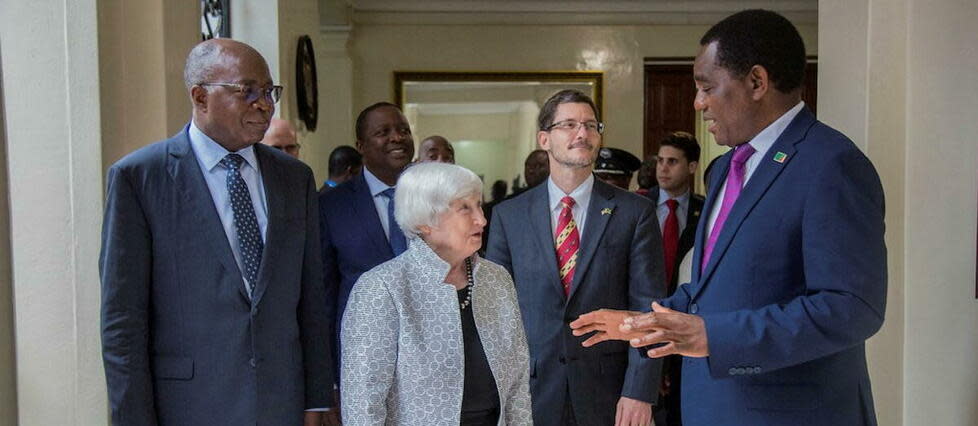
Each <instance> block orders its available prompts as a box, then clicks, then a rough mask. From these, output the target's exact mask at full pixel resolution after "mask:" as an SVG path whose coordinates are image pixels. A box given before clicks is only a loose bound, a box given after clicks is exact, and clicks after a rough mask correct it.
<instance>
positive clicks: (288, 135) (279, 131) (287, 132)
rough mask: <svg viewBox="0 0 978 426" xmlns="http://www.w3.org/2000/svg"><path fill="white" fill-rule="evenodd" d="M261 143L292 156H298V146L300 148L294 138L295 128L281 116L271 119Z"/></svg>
mask: <svg viewBox="0 0 978 426" xmlns="http://www.w3.org/2000/svg"><path fill="white" fill-rule="evenodd" d="M261 143H263V144H265V145H268V146H270V147H272V148H275V149H277V150H279V151H282V152H284V153H286V154H289V155H291V156H292V158H299V148H302V146H301V145H299V141H298V140H296V137H295V128H294V127H292V123H289V122H288V120H283V119H281V118H273V119H272V122H271V124H269V126H268V130H267V131H265V138H264V139H262V140H261Z"/></svg>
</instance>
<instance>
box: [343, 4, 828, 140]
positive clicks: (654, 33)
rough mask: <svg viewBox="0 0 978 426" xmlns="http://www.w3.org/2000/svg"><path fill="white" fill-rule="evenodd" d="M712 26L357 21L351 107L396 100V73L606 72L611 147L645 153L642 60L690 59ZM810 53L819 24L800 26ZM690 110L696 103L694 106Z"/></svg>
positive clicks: (353, 47) (352, 41)
mask: <svg viewBox="0 0 978 426" xmlns="http://www.w3.org/2000/svg"><path fill="white" fill-rule="evenodd" d="M707 29H709V26H708V25H642V26H636V25H593V26H585V25H539V26H535V25H484V24H473V25H448V24H446V25H386V24H369V23H364V24H360V23H358V24H356V25H355V26H354V29H353V38H352V40H351V56H352V58H353V63H354V69H355V70H356V72H355V73H354V91H353V93H354V99H353V109H354V110H355V111H359V110H361V109H363V108H365V107H366V106H368V105H370V104H372V103H374V102H376V101H381V100H388V101H390V100H392V99H393V90H394V89H393V87H392V86H393V74H392V73H393V71H395V70H398V71H409V70H410V71H568V70H571V71H574V70H577V71H583V70H597V71H604V73H605V74H604V86H605V90H604V112H605V117H604V121H605V122H606V123H607V126H608V128H607V131H606V133H605V137H604V141H605V144H606V145H608V146H614V147H618V148H622V149H625V150H628V151H630V152H632V153H634V154H636V155H639V156H641V154H642V138H643V136H642V132H643V126H642V116H643V114H644V111H643V102H644V80H643V78H644V61H643V59H644V58H645V57H650V56H659V57H663V56H672V57H675V56H685V57H692V56H695V54H696V49H697V48H698V47H699V38H700V37H701V36H702V35H703V33H705V32H706V30H707ZM799 30H800V31H801V33H802V37H803V38H804V39H805V43H806V46H807V48H808V51H809V52H810V53H811V54H816V53H817V52H818V40H817V37H816V33H817V29H816V26H815V25H811V24H803V25H799ZM690 108H692V106H690Z"/></svg>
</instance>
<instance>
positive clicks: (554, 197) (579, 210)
mask: <svg viewBox="0 0 978 426" xmlns="http://www.w3.org/2000/svg"><path fill="white" fill-rule="evenodd" d="M593 189H594V175H593V174H592V175H588V177H587V179H585V180H584V182H581V184H580V185H578V186H577V188H575V189H574V190H573V191H571V192H570V194H565V193H564V191H563V190H561V189H560V188H559V187H557V184H555V183H554V181H553V178H552V177H548V178H547V191H548V192H549V193H550V236H551V237H554V238H556V235H557V220H558V218H559V217H560V211H561V210H563V209H564V205H563V204H561V203H560V200H561V199H562V198H564V197H565V196H570V197H571V198H573V199H574V207H571V215H573V216H574V223H575V224H577V236H578V238H580V239H581V241H584V220H585V219H587V207H588V205H589V204H590V203H591V190H593ZM555 242H556V241H555Z"/></svg>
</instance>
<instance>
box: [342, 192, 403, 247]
mask: <svg viewBox="0 0 978 426" xmlns="http://www.w3.org/2000/svg"><path fill="white" fill-rule="evenodd" d="M351 189H352V190H353V198H354V201H353V210H354V211H353V216H352V218H353V219H354V220H353V223H359V224H361V226H362V227H363V234H364V235H366V236H367V239H368V240H370V243H371V244H373V246H374V250H375V251H376V252H377V253H384V254H385V257H384V258H385V259H393V258H394V250H393V249H391V244H390V241H388V240H387V236H386V235H384V227H383V225H381V223H380V221H381V218H380V217H379V216H378V213H377V205H376V204H374V197H373V195H371V194H370V186H369V185H367V179H366V178H364V177H363V173H360V174H359V175H357V177H355V178H353V182H352V188H351ZM386 219H387V218H384V220H386Z"/></svg>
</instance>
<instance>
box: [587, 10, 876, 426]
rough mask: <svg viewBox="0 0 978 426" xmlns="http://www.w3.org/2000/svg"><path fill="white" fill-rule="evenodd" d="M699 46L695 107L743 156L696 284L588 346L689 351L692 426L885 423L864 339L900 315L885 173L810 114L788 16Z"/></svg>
mask: <svg viewBox="0 0 978 426" xmlns="http://www.w3.org/2000/svg"><path fill="white" fill-rule="evenodd" d="M700 44H701V48H700V51H699V54H698V55H697V57H696V61H695V62H694V65H693V72H694V79H695V81H696V88H697V95H696V98H695V103H694V106H695V107H696V109H697V110H700V111H702V112H703V117H704V118H705V119H706V120H708V121H710V122H712V124H711V125H710V128H709V129H710V132H711V133H713V135H714V136H715V137H716V140H717V142H718V143H720V144H722V145H726V146H730V147H733V148H734V149H733V150H732V151H731V152H729V153H727V154H725V155H724V156H723V157H721V160H720V161H719V162H718V163H717V164H716V170H715V171H714V173H713V174H714V175H715V176H713V177H712V178H711V183H710V191H709V194H708V195H707V198H706V205H705V207H704V211H705V212H708V216H707V217H706V218H705V219H706V220H703V221H700V224H699V229H698V230H697V233H696V248H695V255H694V256H693V265H694V268H693V280H692V282H691V283H690V284H689V285H684V286H680V289H679V290H678V291H676V293H675V294H674V295H673V296H672V297H670V298H668V299H666V300H664V301H662V302H661V306H660V305H659V304H655V305H653V312H651V313H647V314H642V315H638V316H635V317H630V318H628V319H625V320H624V321H623V322H624V324H623V325H622V326H621V327H605V326H601V327H597V328H595V329H597V330H598V333H596V335H594V336H592V337H591V340H589V342H588V344H590V343H594V342H598V341H602V340H604V339H606V338H609V337H610V338H623V339H631V344H632V345H633V346H646V345H653V344H655V345H657V346H655V347H654V348H651V349H649V350H648V351H647V353H648V355H649V356H653V357H661V356H665V355H671V354H680V355H683V356H684V362H683V386H682V388H683V389H682V404H683V419H682V420H683V424H684V425H686V426H698V425H745V426H746V425H800V426H804V425H826V426H828V425H875V424H876V414H875V411H874V409H873V395H872V392H871V390H870V381H869V373H868V371H867V366H866V350H865V341H866V339H867V338H869V337H870V336H872V335H873V334H874V333H876V331H878V330H879V328H880V327H881V326H882V324H883V314H884V311H885V304H886V303H885V302H886V247H885V245H884V242H883V231H884V224H883V217H884V214H883V189H882V186H881V185H880V181H879V176H878V175H877V173H876V170H875V169H874V168H873V165H872V164H871V163H870V162H869V160H868V159H867V158H866V156H865V155H863V153H862V152H861V151H860V150H859V149H858V148H857V147H856V146H855V144H853V143H852V141H851V140H849V138H847V137H845V136H844V135H842V134H841V133H839V132H838V131H836V130H834V129H832V128H830V127H828V126H826V125H825V124H823V123H821V122H819V121H818V120H816V119H815V116H814V115H813V114H812V113H811V112H810V111H809V110H808V109H807V108H805V104H804V102H802V101H801V83H802V79H803V76H804V70H805V47H804V44H803V43H802V40H801V37H800V36H799V34H798V31H797V30H796V29H795V27H794V26H793V25H792V24H791V23H790V22H789V21H788V20H787V19H785V18H784V17H782V16H780V15H778V14H776V13H774V12H769V11H763V10H749V11H744V12H740V13H737V14H734V15H732V16H730V17H728V18H726V19H724V20H723V21H721V22H719V23H718V24H716V25H715V26H713V28H711V29H710V30H709V31H708V32H707V33H706V35H704V36H703V38H702V39H701V40H700ZM608 316H611V313H608V312H602V313H596V314H594V315H589V316H586V318H582V319H581V321H576V322H575V324H574V326H576V327H580V330H579V331H588V330H589V329H591V328H592V327H591V326H590V325H588V322H589V321H591V320H594V319H599V318H600V319H602V321H603V324H610V323H613V321H608V318H602V317H608ZM646 349H648V348H646Z"/></svg>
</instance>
